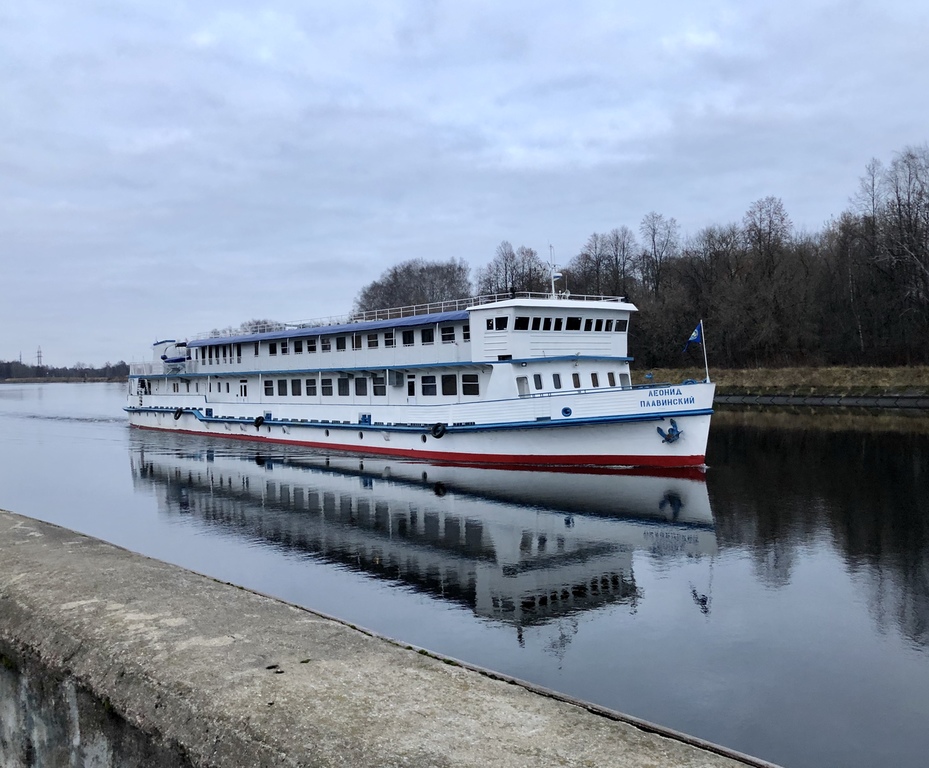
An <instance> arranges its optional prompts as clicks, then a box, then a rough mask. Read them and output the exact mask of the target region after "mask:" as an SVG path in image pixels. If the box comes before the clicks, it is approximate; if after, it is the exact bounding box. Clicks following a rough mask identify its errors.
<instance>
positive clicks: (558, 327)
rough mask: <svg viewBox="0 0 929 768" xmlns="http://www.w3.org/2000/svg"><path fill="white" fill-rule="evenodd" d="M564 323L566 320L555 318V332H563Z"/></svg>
mask: <svg viewBox="0 0 929 768" xmlns="http://www.w3.org/2000/svg"><path fill="white" fill-rule="evenodd" d="M562 323H564V320H563V319H562V318H560V317H556V318H555V330H556V331H560V330H561V325H562Z"/></svg>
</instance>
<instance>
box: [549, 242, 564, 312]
mask: <svg viewBox="0 0 929 768" xmlns="http://www.w3.org/2000/svg"><path fill="white" fill-rule="evenodd" d="M548 266H549V268H550V269H551V274H552V298H553V299H554V298H555V281H556V280H559V279H560V278H561V272H556V270H557V269H558V265H557V264H556V263H555V247H554V246H553V245H552V244H551V243H549V245H548Z"/></svg>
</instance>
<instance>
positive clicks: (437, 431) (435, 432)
mask: <svg viewBox="0 0 929 768" xmlns="http://www.w3.org/2000/svg"><path fill="white" fill-rule="evenodd" d="M447 429H448V427H446V426H445V425H444V424H443V423H442V422H441V421H437V422H436V423H435V424H433V425H432V429H430V430H429V432H430V433H431V434H432V436H433V437H434V438H435V439H436V440H438V439H439V438H440V437H442V435H444V434H445V432H446V430H447Z"/></svg>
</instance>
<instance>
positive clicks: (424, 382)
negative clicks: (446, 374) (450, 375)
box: [420, 375, 437, 397]
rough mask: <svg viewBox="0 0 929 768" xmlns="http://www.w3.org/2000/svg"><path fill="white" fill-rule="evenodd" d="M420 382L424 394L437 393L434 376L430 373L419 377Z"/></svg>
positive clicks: (431, 395)
mask: <svg viewBox="0 0 929 768" xmlns="http://www.w3.org/2000/svg"><path fill="white" fill-rule="evenodd" d="M420 384H421V388H422V392H423V394H424V395H427V396H429V397H434V396H435V395H436V394H437V388H436V383H435V376H432V375H428V376H423V377H422V378H421V379H420Z"/></svg>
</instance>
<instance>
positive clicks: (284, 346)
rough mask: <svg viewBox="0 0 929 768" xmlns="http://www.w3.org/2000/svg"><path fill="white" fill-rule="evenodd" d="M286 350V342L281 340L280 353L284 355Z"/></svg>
mask: <svg viewBox="0 0 929 768" xmlns="http://www.w3.org/2000/svg"><path fill="white" fill-rule="evenodd" d="M287 351H288V347H287V342H286V341H282V342H281V354H282V355H286V354H287Z"/></svg>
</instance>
